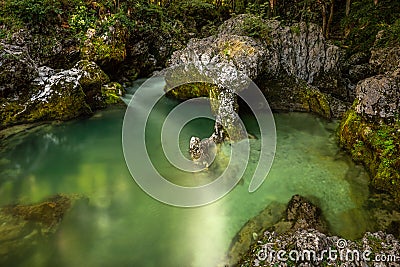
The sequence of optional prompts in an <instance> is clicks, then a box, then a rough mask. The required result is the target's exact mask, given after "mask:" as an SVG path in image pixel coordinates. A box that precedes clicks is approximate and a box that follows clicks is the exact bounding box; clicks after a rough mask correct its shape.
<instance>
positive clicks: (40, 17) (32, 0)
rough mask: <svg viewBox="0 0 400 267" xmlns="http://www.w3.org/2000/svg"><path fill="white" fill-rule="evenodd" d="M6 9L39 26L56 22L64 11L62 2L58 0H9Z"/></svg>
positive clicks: (24, 20) (28, 22) (25, 21)
mask: <svg viewBox="0 0 400 267" xmlns="http://www.w3.org/2000/svg"><path fill="white" fill-rule="evenodd" d="M5 10H6V12H8V13H10V14H13V15H15V16H17V17H18V18H20V19H21V20H22V21H23V22H24V23H27V24H30V25H38V26H43V25H45V24H46V23H56V22H57V17H58V15H61V14H62V13H63V10H62V4H61V2H60V1H57V0H7V1H6V4H5Z"/></svg>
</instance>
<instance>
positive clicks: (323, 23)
mask: <svg viewBox="0 0 400 267" xmlns="http://www.w3.org/2000/svg"><path fill="white" fill-rule="evenodd" d="M322 34H323V35H324V36H326V5H325V3H322Z"/></svg>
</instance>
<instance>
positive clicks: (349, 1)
mask: <svg viewBox="0 0 400 267" xmlns="http://www.w3.org/2000/svg"><path fill="white" fill-rule="evenodd" d="M350 5H351V0H346V17H347V16H348V15H349V14H350Z"/></svg>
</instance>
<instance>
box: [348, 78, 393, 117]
mask: <svg viewBox="0 0 400 267" xmlns="http://www.w3.org/2000/svg"><path fill="white" fill-rule="evenodd" d="M356 97H357V100H358V104H357V106H356V111H357V113H359V114H361V115H363V116H365V117H368V118H383V119H391V118H394V117H395V116H397V115H398V114H399V108H400V75H398V74H394V75H377V76H374V77H371V78H367V79H365V80H363V81H361V82H360V83H359V84H358V85H357V88H356Z"/></svg>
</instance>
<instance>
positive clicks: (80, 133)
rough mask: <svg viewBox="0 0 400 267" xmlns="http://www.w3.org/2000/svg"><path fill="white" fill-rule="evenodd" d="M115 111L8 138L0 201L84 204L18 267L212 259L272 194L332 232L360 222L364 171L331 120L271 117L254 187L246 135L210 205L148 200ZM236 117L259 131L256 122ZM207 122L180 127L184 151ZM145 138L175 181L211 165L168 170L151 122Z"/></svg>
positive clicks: (203, 262)
mask: <svg viewBox="0 0 400 267" xmlns="http://www.w3.org/2000/svg"><path fill="white" fill-rule="evenodd" d="M161 104H162V105H161V106H160V107H158V108H157V111H156V112H155V114H154V115H153V116H152V117H151V120H152V122H151V123H150V124H149V126H148V127H153V126H152V123H154V125H156V124H157V123H158V120H160V121H161V120H162V118H163V114H165V113H167V112H168V110H169V109H170V108H172V107H173V106H174V105H175V104H176V103H175V102H173V101H171V100H168V99H164V100H163V101H162V103H161ZM123 115H124V109H122V108H120V109H118V108H116V109H109V110H105V111H102V112H99V113H97V114H96V115H95V116H94V117H92V118H89V119H84V120H79V121H73V122H68V123H63V124H60V125H46V126H41V127H39V128H35V129H33V130H30V131H29V132H27V133H24V134H23V135H22V134H20V135H15V136H13V137H11V138H9V139H8V140H7V146H8V147H9V149H7V150H6V151H5V152H2V154H1V155H0V156H1V158H3V160H2V162H3V163H2V164H1V165H0V168H1V169H0V172H1V173H2V178H1V180H0V181H1V184H0V205H6V204H9V203H13V202H23V203H32V202H37V201H40V200H42V199H44V198H46V197H48V196H50V195H53V194H56V193H79V194H83V195H85V196H88V198H89V203H87V204H84V203H82V204H80V205H78V206H77V207H75V208H74V209H73V210H72V211H71V212H70V213H68V214H67V215H66V217H65V218H64V220H63V222H62V223H61V225H60V228H59V231H58V232H57V233H56V234H55V235H54V238H52V239H51V240H50V241H49V242H47V243H45V244H39V245H38V246H37V249H36V250H35V251H33V252H32V254H31V255H26V256H25V257H24V259H23V260H22V263H21V265H22V266H60V267H61V266H112V265H114V266H140V267H151V266H164V267H169V266H171V267H172V266H174V267H176V266H216V265H217V263H219V262H221V260H222V259H223V257H224V254H225V253H226V251H227V249H228V246H229V244H230V241H231V239H232V238H233V237H234V236H235V234H236V232H237V231H239V230H240V228H241V227H242V225H243V224H244V223H246V221H247V220H248V219H250V218H251V217H253V216H255V215H256V214H258V213H259V212H260V211H261V210H262V209H264V208H265V207H266V206H267V205H268V204H269V203H271V202H273V201H277V202H281V203H286V202H287V201H288V200H289V199H290V197H291V196H292V195H294V194H301V195H304V196H307V197H309V198H310V199H312V200H313V201H315V202H316V203H318V204H319V205H320V206H321V208H322V210H323V213H324V215H325V216H326V217H327V219H328V221H329V224H330V226H331V228H332V231H333V232H334V233H336V234H340V235H342V236H344V237H348V238H355V237H358V236H360V235H361V234H362V233H363V232H364V231H365V230H366V229H367V227H368V216H367V214H366V212H365V211H364V210H363V209H362V205H363V202H364V201H365V199H366V198H367V196H368V186H367V179H368V178H367V176H366V174H365V172H364V170H363V169H362V168H361V167H358V166H355V165H354V164H353V163H352V162H351V161H350V160H349V158H348V157H347V156H344V155H343V154H342V153H340V152H339V149H338V147H337V145H336V142H335V139H334V129H335V127H336V124H335V123H327V122H325V121H323V120H321V119H319V118H317V117H315V116H313V115H310V114H302V113H290V114H276V115H275V120H276V126H277V141H278V143H277V151H276V157H275V161H274V164H273V166H272V169H271V171H270V174H269V176H268V177H267V179H266V181H265V182H264V184H263V185H262V186H261V187H260V188H259V189H258V190H257V191H256V192H255V193H252V194H250V193H248V191H247V189H248V185H249V182H250V178H251V177H250V174H251V171H252V170H253V169H254V168H255V165H256V164H257V163H258V162H257V161H258V154H257V151H258V150H259V146H260V141H259V140H257V139H251V140H250V143H251V147H252V153H251V155H250V162H249V166H248V169H247V172H246V174H245V177H244V181H243V182H242V183H240V184H239V185H238V186H236V187H235V189H234V190H233V191H232V192H231V193H229V194H228V195H227V196H226V197H224V198H223V199H221V200H219V201H217V202H215V203H213V204H210V205H207V206H204V207H200V208H176V207H172V206H168V205H165V204H162V203H160V202H158V201H156V200H154V199H152V198H151V197H149V196H148V195H146V194H145V193H144V192H143V191H142V190H141V189H140V188H139V187H138V186H137V185H136V184H135V182H134V180H133V179H132V178H131V176H130V174H129V172H128V170H127V167H126V165H125V162H124V158H123V154H122V146H121V127H122V119H123ZM243 118H244V121H245V124H246V126H247V129H248V131H249V132H250V133H252V134H253V135H255V136H256V137H257V136H258V129H257V124H256V122H255V121H254V119H253V118H252V117H251V116H244V117H243ZM154 127H155V126H154ZM212 127H213V122H212V121H211V120H207V119H198V120H195V121H193V122H191V123H189V124H187V125H186V127H184V128H183V130H182V132H181V136H180V145H181V148H182V149H183V150H184V153H187V148H188V145H189V142H188V140H189V139H190V136H192V135H196V136H200V137H207V136H209V135H210V133H211V132H212V130H213V128H212ZM147 137H148V138H149V141H150V142H149V143H150V144H149V145H148V149H149V150H150V155H151V157H152V160H153V162H154V163H155V164H156V165H157V168H158V169H159V170H160V172H162V173H164V174H166V175H168V177H169V178H170V179H171V180H173V181H174V182H176V183H181V184H191V183H192V182H193V181H194V182H195V183H201V182H202V181H204V180H207V176H208V175H209V174H210V172H212V171H213V169H212V168H211V167H210V169H209V170H208V172H209V173H208V174H207V173H203V174H201V173H199V174H196V175H194V174H185V173H183V172H181V171H178V170H176V169H175V168H173V167H172V166H171V165H170V164H168V163H167V162H166V161H165V158H164V157H163V156H160V155H159V153H160V152H161V151H160V149H157V147H158V145H159V142H160V141H159V137H157V131H155V130H154V131H151V129H150V131H149V134H148V135H147ZM226 154H227V153H226ZM187 155H188V154H187ZM260 164H262V162H261V163H260ZM221 166H223V164H222V165H221ZM19 262H21V259H19Z"/></svg>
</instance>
